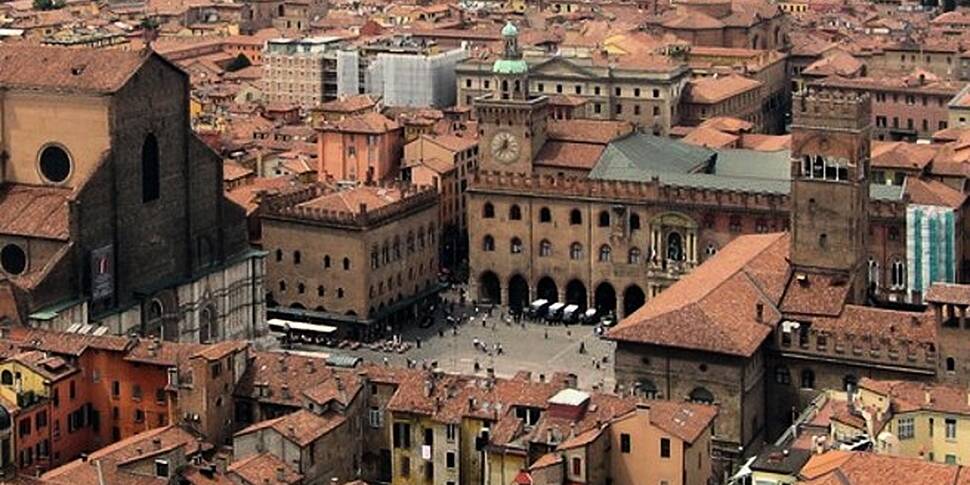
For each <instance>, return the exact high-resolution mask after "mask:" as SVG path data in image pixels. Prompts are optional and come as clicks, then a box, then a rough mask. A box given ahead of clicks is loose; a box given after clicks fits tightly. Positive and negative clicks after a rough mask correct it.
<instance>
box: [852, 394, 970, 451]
mask: <svg viewBox="0 0 970 485" xmlns="http://www.w3.org/2000/svg"><path fill="white" fill-rule="evenodd" d="M854 399H855V403H856V405H855V408H856V409H858V410H860V411H859V412H860V413H861V414H862V416H863V418H864V419H865V421H866V423H867V424H866V427H867V428H870V430H871V432H872V435H874V436H872V437H873V438H874V442H875V449H876V451H877V452H880V453H885V454H890V455H896V456H903V457H909V458H922V459H926V460H929V461H934V462H938V463H948V464H956V465H966V464H970V390H968V389H966V388H964V387H959V386H950V385H942V384H936V385H927V384H924V383H918V382H909V381H874V380H871V379H863V380H862V381H861V382H860V383H859V392H858V393H857V394H856V395H855V396H854Z"/></svg>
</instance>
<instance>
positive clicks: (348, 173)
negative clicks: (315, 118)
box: [317, 113, 404, 183]
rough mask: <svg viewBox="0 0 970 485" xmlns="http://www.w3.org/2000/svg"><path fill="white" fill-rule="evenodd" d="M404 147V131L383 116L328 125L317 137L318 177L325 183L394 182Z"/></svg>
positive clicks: (323, 127) (347, 120)
mask: <svg viewBox="0 0 970 485" xmlns="http://www.w3.org/2000/svg"><path fill="white" fill-rule="evenodd" d="M403 147H404V131H403V129H402V128H401V125H400V124H398V123H397V122H395V121H393V120H391V119H388V118H387V117H385V116H384V115H382V114H379V113H365V114H362V115H358V116H352V117H347V118H344V119H342V120H340V121H336V122H333V123H324V124H323V125H322V126H321V127H320V135H319V136H318V137H317V149H318V157H317V159H318V160H319V163H320V169H319V170H318V174H319V175H318V176H319V177H320V180H321V181H325V180H328V179H329V180H354V181H359V182H364V183H373V182H378V181H381V180H388V179H391V178H394V177H395V176H396V175H397V173H398V168H399V166H400V162H401V155H402V152H403Z"/></svg>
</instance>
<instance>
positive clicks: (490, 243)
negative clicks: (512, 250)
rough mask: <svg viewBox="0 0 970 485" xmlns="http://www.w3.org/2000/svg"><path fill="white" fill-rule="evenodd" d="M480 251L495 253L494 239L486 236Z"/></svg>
mask: <svg viewBox="0 0 970 485" xmlns="http://www.w3.org/2000/svg"><path fill="white" fill-rule="evenodd" d="M482 251H495V238H493V237H492V236H491V235H488V234H486V235H485V238H484V239H483V240H482Z"/></svg>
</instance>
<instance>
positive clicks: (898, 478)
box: [798, 451, 960, 485]
mask: <svg viewBox="0 0 970 485" xmlns="http://www.w3.org/2000/svg"><path fill="white" fill-rule="evenodd" d="M959 472H960V467H957V466H953V465H944V464H942V463H934V462H929V461H926V460H925V459H922V458H902V457H898V456H891V455H877V454H875V453H868V452H851V451H828V452H825V453H823V454H821V455H813V456H812V457H811V458H810V459H809V460H808V463H806V464H805V466H804V467H803V468H802V470H801V472H800V473H799V478H800V479H801V481H799V482H798V483H799V485H846V484H851V485H904V484H912V483H925V484H930V483H933V484H950V483H954V482H955V481H956V479H957V475H958V473H959Z"/></svg>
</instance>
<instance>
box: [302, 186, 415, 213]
mask: <svg viewBox="0 0 970 485" xmlns="http://www.w3.org/2000/svg"><path fill="white" fill-rule="evenodd" d="M403 197H404V195H403V194H402V192H401V190H400V189H398V188H395V187H373V186H361V187H355V188H352V189H348V190H338V191H335V192H329V193H326V194H324V195H321V196H320V197H317V198H315V199H312V200H309V201H306V202H303V203H301V204H300V206H301V207H308V208H313V209H323V210H330V211H338V212H350V213H353V214H356V213H358V212H360V208H361V205H362V204H363V205H366V206H367V210H368V211H372V210H375V209H380V208H381V207H385V206H388V205H390V204H393V203H395V202H399V201H400V200H401V199H402V198H403Z"/></svg>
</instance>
